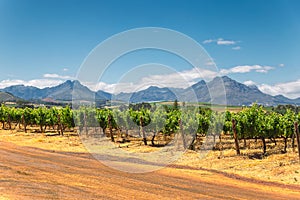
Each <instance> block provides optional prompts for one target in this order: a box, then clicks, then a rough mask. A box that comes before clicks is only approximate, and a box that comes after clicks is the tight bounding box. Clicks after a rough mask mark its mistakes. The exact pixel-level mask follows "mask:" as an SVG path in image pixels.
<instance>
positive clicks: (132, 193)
mask: <svg viewBox="0 0 300 200" xmlns="http://www.w3.org/2000/svg"><path fill="white" fill-rule="evenodd" d="M180 168H181V169H180ZM0 194H1V195H0V197H3V198H8V199H121V198H122V199H297V198H298V199H300V198H299V197H300V196H299V195H300V191H299V190H298V188H292V187H291V188H290V187H288V188H282V187H281V185H276V184H275V185H272V184H271V185H266V186H265V185H264V183H259V182H255V181H249V180H247V179H241V180H239V179H236V177H230V176H227V175H226V174H220V173H216V172H214V171H210V170H203V169H202V170H201V169H197V170H195V169H189V168H185V167H180V166H171V167H167V168H164V169H161V170H159V171H156V172H152V173H145V174H129V173H124V172H120V171H116V170H113V169H110V168H108V167H106V166H104V165H102V164H101V163H100V162H98V161H97V160H95V159H93V158H92V156H91V155H89V154H85V153H80V154H78V153H72V152H68V153H60V152H54V151H47V150H42V149H38V148H32V147H23V146H17V145H14V144H11V143H7V142H0ZM0 199H1V198H0Z"/></svg>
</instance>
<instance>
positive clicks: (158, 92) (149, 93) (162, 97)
mask: <svg viewBox="0 0 300 200" xmlns="http://www.w3.org/2000/svg"><path fill="white" fill-rule="evenodd" d="M114 99H116V100H121V101H124V102H132V103H137V102H153V101H174V100H175V99H177V98H176V95H175V94H174V93H173V92H172V89H171V88H159V87H156V86H150V87H149V88H147V89H145V90H141V91H138V92H134V93H120V94H118V95H116V96H115V97H114Z"/></svg>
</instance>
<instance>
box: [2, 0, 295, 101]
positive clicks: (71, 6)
mask: <svg viewBox="0 0 300 200" xmlns="http://www.w3.org/2000/svg"><path fill="white" fill-rule="evenodd" d="M299 10H300V2H299V1H297V0H294V1H292V0H281V1H279V0H243V1H240V0H226V1H223V0H209V1H208V0H202V1H201V0H189V1H182V0H181V1H176V0H172V1H171V0H169V1H167V0H152V1H150V0H148V1H147V0H139V1H137V0H127V1H116V0H110V1H108V0H107V1H100V0H99V1H91V0H87V1H83V0H43V1H40V0H0V71H1V73H0V88H4V87H7V86H10V85H16V84H24V85H32V86H36V87H39V88H43V87H48V86H54V85H58V84H60V83H62V82H64V81H66V80H68V79H76V78H77V77H78V74H79V73H80V69H82V66H83V64H84V62H85V61H86V59H87V58H88V56H89V55H90V53H91V52H92V51H93V50H94V49H95V48H96V47H97V46H98V45H99V44H101V43H103V42H104V41H106V40H107V39H108V38H111V37H112V36H114V35H115V34H119V33H121V32H124V31H128V30H130V29H137V28H143V27H160V28H164V29H170V30H174V31H177V32H179V33H182V34H184V35H186V36H188V37H189V38H192V39H193V40H194V41H195V42H197V43H198V44H199V45H200V46H201V47H203V49H204V51H205V52H206V53H207V55H208V56H209V58H211V60H210V62H213V64H212V65H214V64H215V65H216V67H217V70H212V71H209V70H208V71H203V72H201V76H202V77H201V76H198V75H197V72H195V66H193V65H191V64H190V63H188V62H187V61H186V60H184V59H183V58H180V57H179V56H178V55H174V54H172V53H170V52H165V51H161V50H154V49H143V50H138V51H133V52H129V53H128V54H126V55H122V56H120V58H118V59H117V60H115V61H114V62H113V63H112V64H111V65H110V67H109V68H108V69H107V70H106V71H105V73H104V74H103V75H102V76H101V77H99V82H98V83H97V85H93V84H91V83H88V82H86V83H85V85H87V86H89V87H90V88H91V89H93V90H97V89H102V90H105V91H108V92H114V93H118V92H122V91H125V92H126V91H132V90H138V89H142V88H145V87H147V86H149V84H153V83H156V84H157V85H158V86H161V87H187V86H188V85H191V84H194V83H196V82H197V81H199V80H200V79H201V78H203V79H205V80H209V79H210V78H213V77H214V76H223V75H226V76H229V77H230V78H232V79H234V80H236V81H239V82H241V83H245V84H248V85H251V84H255V85H257V86H258V88H259V89H260V90H261V91H263V92H265V93H268V94H271V95H278V94H282V95H285V96H287V97H290V98H297V97H300V87H299V86H300V72H299V67H300V56H299V54H300V45H299V44H300V12H299ZM133 39H135V38H133ZM119 46H120V47H122V43H120V44H119ZM116 48H118V47H116ZM109 51H110V50H109ZM111 51H113V50H111ZM151 63H152V64H151ZM198 67H199V66H198ZM137 74H138V76H136V75H137ZM178 76H180V77H184V80H185V81H184V83H182V82H181V81H180V79H178ZM134 79H137V80H134ZM121 86H122V87H121Z"/></svg>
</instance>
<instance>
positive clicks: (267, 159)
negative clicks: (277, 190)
mask: <svg viewBox="0 0 300 200" xmlns="http://www.w3.org/2000/svg"><path fill="white" fill-rule="evenodd" d="M0 141H7V142H12V143H15V144H17V145H20V146H31V147H37V148H42V149H47V150H53V151H65V152H87V150H86V149H85V147H84V145H83V144H82V142H81V139H80V137H78V136H76V135H75V134H74V133H71V132H70V133H65V135H64V136H50V135H45V134H41V133H32V132H31V133H24V132H19V131H15V130H0ZM224 142H225V143H224V144H223V148H224V149H223V151H219V150H214V151H209V152H208V154H207V155H206V156H205V157H204V158H200V155H201V154H200V153H201V152H195V151H186V152H185V154H184V155H183V156H182V157H181V159H180V160H178V161H177V162H176V163H175V164H177V165H182V166H190V167H194V168H205V169H208V170H211V169H213V170H217V171H221V172H226V173H232V174H237V175H240V176H244V177H248V178H254V179H259V180H264V181H272V182H279V183H285V184H296V185H300V164H299V160H298V153H297V152H292V149H291V148H288V152H287V153H285V154H282V153H281V152H280V149H282V146H281V144H280V143H279V144H278V145H277V147H272V143H268V145H269V147H268V152H269V155H266V156H263V155H262V150H261V149H260V143H257V144H256V145H254V142H253V141H251V142H250V143H249V144H248V145H250V148H249V149H248V148H247V149H241V155H240V156H236V153H235V150H234V149H232V146H233V140H232V139H230V138H226V140H224ZM149 143H150V142H149ZM116 145H119V147H120V148H123V149H126V150H128V151H131V152H144V153H147V152H152V151H156V150H157V149H159V148H158V147H152V146H144V145H143V143H142V141H139V140H136V141H134V142H130V143H123V144H116ZM241 146H242V144H241Z"/></svg>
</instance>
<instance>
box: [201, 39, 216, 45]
mask: <svg viewBox="0 0 300 200" xmlns="http://www.w3.org/2000/svg"><path fill="white" fill-rule="evenodd" d="M212 42H215V40H212V39H208V40H204V41H203V42H202V43H203V44H209V43H212Z"/></svg>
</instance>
